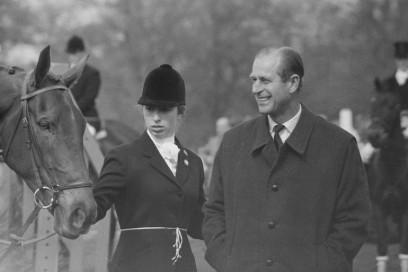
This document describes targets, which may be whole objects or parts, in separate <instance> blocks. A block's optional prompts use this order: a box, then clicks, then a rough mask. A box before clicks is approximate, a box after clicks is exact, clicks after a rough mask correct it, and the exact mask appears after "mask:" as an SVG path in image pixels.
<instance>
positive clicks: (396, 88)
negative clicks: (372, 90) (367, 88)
mask: <svg viewBox="0 0 408 272" xmlns="http://www.w3.org/2000/svg"><path fill="white" fill-rule="evenodd" d="M384 82H385V83H386V86H387V87H388V90H389V91H391V92H395V93H397V94H398V95H399V96H400V101H401V109H402V110H408V80H407V81H405V84H403V85H401V86H400V85H399V84H398V82H397V79H396V78H395V74H394V75H393V76H390V77H388V78H386V79H385V80H384Z"/></svg>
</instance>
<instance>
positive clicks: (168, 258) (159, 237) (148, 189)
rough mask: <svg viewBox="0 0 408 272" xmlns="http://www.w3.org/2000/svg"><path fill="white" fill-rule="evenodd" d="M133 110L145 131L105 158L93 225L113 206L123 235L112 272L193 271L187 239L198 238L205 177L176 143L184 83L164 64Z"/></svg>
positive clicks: (198, 162) (149, 78) (149, 79)
mask: <svg viewBox="0 0 408 272" xmlns="http://www.w3.org/2000/svg"><path fill="white" fill-rule="evenodd" d="M138 104H140V105H142V111H143V117H144V121H145V126H146V130H145V131H144V133H143V134H142V135H141V136H140V137H139V138H137V139H135V140H133V141H131V142H129V143H126V144H123V145H120V146H118V147H115V148H113V149H112V150H111V151H109V152H108V154H107V156H106V158H105V162H104V165H103V167H102V170H101V175H100V178H99V180H98V181H97V182H96V184H95V185H94V189H93V192H94V196H95V200H96V203H97V205H98V213H97V220H100V219H102V218H103V217H104V216H105V214H106V211H107V210H108V209H109V208H110V207H112V205H115V209H116V212H117V216H118V220H119V225H120V228H121V235H120V238H119V242H118V245H117V247H116V250H115V253H114V254H113V258H112V261H111V263H110V265H109V266H110V271H111V272H134V271H151V272H166V271H168V272H170V271H172V272H194V271H197V269H196V263H195V259H194V255H193V253H192V250H191V247H190V243H189V240H188V237H187V234H188V235H189V236H191V237H192V238H195V239H202V232H201V227H202V221H203V212H202V205H203V203H204V200H205V196H204V191H203V183H204V170H203V164H202V161H201V159H200V158H199V157H198V156H197V155H196V154H194V153H193V152H192V151H190V150H189V149H187V148H186V147H184V146H183V145H182V144H181V143H180V141H179V140H178V139H177V138H176V136H175V135H176V132H177V129H178V127H179V126H180V124H181V121H182V119H183V118H184V116H185V84H184V80H183V78H182V77H181V75H180V74H179V73H178V72H177V71H176V70H174V69H173V68H172V67H171V66H170V65H168V64H163V65H161V66H160V67H158V68H156V69H154V70H153V71H151V72H150V73H149V75H148V76H147V77H146V80H145V82H144V86H143V94H142V97H141V98H140V99H139V101H138Z"/></svg>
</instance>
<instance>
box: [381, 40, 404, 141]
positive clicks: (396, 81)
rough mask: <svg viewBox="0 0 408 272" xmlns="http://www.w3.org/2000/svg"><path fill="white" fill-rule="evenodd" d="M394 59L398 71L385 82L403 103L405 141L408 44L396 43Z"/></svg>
mask: <svg viewBox="0 0 408 272" xmlns="http://www.w3.org/2000/svg"><path fill="white" fill-rule="evenodd" d="M394 59H395V66H396V70H395V71H394V73H393V74H392V75H391V76H389V77H387V78H386V79H385V80H384V83H385V84H386V85H385V86H387V88H386V89H387V90H389V91H391V92H396V93H398V95H399V96H400V101H401V127H402V128H403V129H404V136H405V139H408V42H407V41H398V42H395V43H394Z"/></svg>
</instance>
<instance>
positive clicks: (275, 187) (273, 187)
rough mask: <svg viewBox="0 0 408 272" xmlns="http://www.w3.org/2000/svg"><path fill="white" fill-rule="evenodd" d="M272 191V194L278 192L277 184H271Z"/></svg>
mask: <svg viewBox="0 0 408 272" xmlns="http://www.w3.org/2000/svg"><path fill="white" fill-rule="evenodd" d="M272 191H274V192H277V191H279V185H278V184H273V185H272Z"/></svg>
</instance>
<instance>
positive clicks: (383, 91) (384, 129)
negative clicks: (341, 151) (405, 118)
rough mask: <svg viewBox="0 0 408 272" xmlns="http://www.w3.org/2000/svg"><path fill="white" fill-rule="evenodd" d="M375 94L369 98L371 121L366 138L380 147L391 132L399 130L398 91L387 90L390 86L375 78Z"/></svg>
mask: <svg viewBox="0 0 408 272" xmlns="http://www.w3.org/2000/svg"><path fill="white" fill-rule="evenodd" d="M375 87H376V90H375V94H374V96H373V97H372V99H371V123H370V125H369V127H368V131H367V135H368V140H369V141H370V142H371V144H372V145H373V146H374V147H381V146H382V145H383V144H384V143H385V142H387V141H388V140H389V139H390V137H391V135H392V133H394V132H401V127H400V111H401V102H400V98H399V96H398V93H396V92H394V91H392V90H389V88H390V86H388V84H386V83H382V82H380V80H379V79H378V78H376V79H375Z"/></svg>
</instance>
